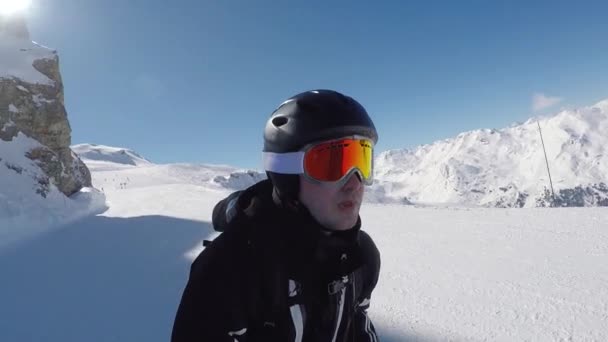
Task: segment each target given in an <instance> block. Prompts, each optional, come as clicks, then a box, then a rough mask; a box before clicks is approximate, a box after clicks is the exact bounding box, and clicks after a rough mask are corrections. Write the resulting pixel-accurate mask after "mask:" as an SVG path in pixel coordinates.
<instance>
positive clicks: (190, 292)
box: [171, 90, 380, 342]
mask: <svg viewBox="0 0 608 342" xmlns="http://www.w3.org/2000/svg"><path fill="white" fill-rule="evenodd" d="M377 140H378V135H377V133H376V129H375V127H374V124H373V122H372V120H371V119H370V117H369V116H368V114H367V112H366V110H365V109H364V108H363V107H362V106H361V105H360V104H359V103H358V102H357V101H355V100H354V99H352V98H350V97H348V96H345V95H343V94H340V93H338V92H335V91H331V90H314V91H308V92H305V93H301V94H298V95H296V96H294V97H292V98H290V99H288V100H287V101H285V102H284V103H283V104H281V105H280V106H279V108H277V109H276V110H275V111H274V112H273V113H272V115H271V116H270V118H269V119H268V121H267V123H266V128H265V131H264V153H263V156H264V168H265V170H266V174H267V176H268V179H267V180H264V181H261V182H259V183H257V184H255V185H253V186H251V187H249V188H248V189H246V190H244V191H238V192H235V193H232V194H231V195H230V196H228V197H227V198H225V199H224V200H222V201H220V202H219V203H218V204H217V205H216V206H215V208H214V210H213V226H214V228H215V229H216V230H218V231H223V233H222V234H221V235H220V236H219V237H217V238H216V239H215V240H214V241H213V242H211V243H210V244H209V245H208V246H207V247H206V248H205V250H204V251H203V252H202V253H201V254H200V255H199V256H198V257H197V259H196V260H195V261H194V263H193V264H192V267H191V270H190V278H189V280H188V284H187V285H186V288H185V290H184V293H183V296H182V300H181V303H180V305H179V309H178V311H177V315H176V318H175V323H174V326H173V333H172V339H171V340H172V342H186V341H197V342H203V341H214V342H223V341H226V342H228V341H230V342H234V341H237V342H257V341H265V342H275V341H276V342H287V341H289V342H291V341H294V342H302V341H305V342H326V341H327V342H335V341H378V337H377V335H376V332H375V329H374V325H373V324H372V323H371V321H370V319H369V317H368V314H367V309H368V307H369V305H370V297H371V294H372V291H373V290H374V288H375V286H376V283H377V281H378V275H379V270H380V253H379V252H378V249H377V248H376V246H375V244H374V242H373V241H372V239H371V238H370V236H369V235H368V234H366V233H365V232H364V231H362V230H360V228H361V219H360V217H359V208H360V205H361V201H362V198H363V190H364V185H369V184H371V183H372V165H373V162H372V159H373V155H372V149H373V145H374V144H375V143H376V142H377Z"/></svg>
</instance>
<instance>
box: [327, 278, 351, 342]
mask: <svg viewBox="0 0 608 342" xmlns="http://www.w3.org/2000/svg"><path fill="white" fill-rule="evenodd" d="M342 283H343V285H342V288H341V289H340V301H339V303H338V320H337V322H336V330H335V331H334V337H333V338H332V339H331V342H336V338H337V337H338V332H339V330H340V324H341V323H342V316H343V313H344V301H345V297H346V286H344V284H345V283H348V276H344V277H342Z"/></svg>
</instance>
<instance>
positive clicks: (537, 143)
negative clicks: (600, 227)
mask: <svg viewBox="0 0 608 342" xmlns="http://www.w3.org/2000/svg"><path fill="white" fill-rule="evenodd" d="M538 124H540V127H541V129H542V134H543V139H544V145H545V147H546V151H547V159H548V164H549V168H550V173H551V177H552V180H553V187H554V190H555V202H554V203H553V204H554V205H557V206H598V205H602V206H608V186H607V185H606V184H608V150H607V146H608V100H605V101H601V102H599V103H597V104H595V105H593V106H590V107H585V108H581V109H577V110H564V111H561V112H559V113H557V114H556V115H553V116H549V117H541V118H533V119H530V120H528V121H526V122H525V123H523V124H516V125H512V126H511V127H508V128H505V129H500V130H496V129H482V130H475V131H471V132H466V133H461V134H459V135H458V136H457V137H455V138H452V139H446V140H442V141H437V142H435V143H433V144H429V145H423V146H419V147H417V148H415V149H413V150H407V149H403V150H391V151H386V152H384V153H381V154H379V155H378V157H377V158H376V160H375V162H376V164H375V165H376V177H377V179H378V182H377V184H375V186H376V187H381V188H384V189H385V193H386V195H387V196H389V197H393V198H400V199H403V198H407V199H409V200H411V201H412V202H415V203H459V204H465V205H483V206H497V207H533V206H549V205H551V204H552V199H551V192H550V182H549V177H548V173H547V166H546V162H545V157H544V154H543V148H542V142H541V138H540V134H539V128H538Z"/></svg>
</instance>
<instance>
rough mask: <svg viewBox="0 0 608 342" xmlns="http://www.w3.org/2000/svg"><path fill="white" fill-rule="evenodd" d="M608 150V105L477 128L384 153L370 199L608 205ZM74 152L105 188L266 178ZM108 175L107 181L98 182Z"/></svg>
mask: <svg viewBox="0 0 608 342" xmlns="http://www.w3.org/2000/svg"><path fill="white" fill-rule="evenodd" d="M539 124H540V127H541V129H542V133H543V139H544V144H545V147H546V150H547V160H548V163H549V167H550V172H551V176H552V181H553V188H554V191H555V199H554V200H553V198H552V195H551V191H550V188H551V187H550V182H549V177H548V174H547V166H546V162H545V156H544V153H543V148H542V142H541V138H540V134H539V129H538V126H539ZM606 146H608V100H605V101H601V102H599V103H597V104H595V105H593V106H590V107H585V108H581V109H577V110H564V111H561V112H559V113H557V114H555V115H553V116H547V117H539V118H532V119H530V120H528V121H526V122H525V123H522V124H515V125H512V126H511V127H508V128H504V129H500V130H497V129H481V130H475V131H471V132H465V133H461V134H459V135H458V136H457V137H455V138H451V139H446V140H441V141H437V142H435V143H433V144H429V145H423V146H419V147H417V148H415V149H413V150H408V149H402V150H391V151H386V152H383V153H380V154H379V155H378V156H377V157H376V159H375V168H376V170H375V178H376V179H375V182H374V184H373V185H372V186H371V187H370V188H368V189H367V190H366V194H365V201H366V202H368V203H398V204H412V203H413V204H420V205H424V204H433V205H437V204H441V205H458V206H486V207H537V206H608V185H607V184H608V151H607V147H606ZM72 149H73V150H74V151H75V152H76V153H77V154H78V155H79V156H80V158H82V159H83V160H84V161H85V162H86V164H87V165H88V167H89V168H92V169H94V170H95V171H97V172H96V174H97V177H98V179H97V180H96V182H97V183H96V184H103V185H100V186H104V187H108V186H109V187H114V188H116V187H119V188H120V187H121V186H122V187H124V186H126V185H125V180H122V181H116V177H110V176H109V175H111V174H112V173H113V172H114V171H115V170H117V169H120V168H123V167H127V168H128V167H134V166H137V167H146V168H147V171H146V172H147V177H146V180H145V182H146V183H149V184H155V183H154V182H155V180H156V181H159V182H166V180H167V179H168V178H167V177H166V176H167V175H170V177H169V179H173V182H175V183H182V184H192V185H200V186H206V187H210V188H215V189H224V190H226V189H228V190H239V189H243V188H246V187H247V186H249V185H251V184H254V183H256V182H258V181H260V180H262V179H264V178H265V177H266V176H265V174H264V173H261V172H259V171H253V170H239V169H237V168H234V167H230V166H214V165H193V164H167V165H158V164H153V163H151V162H149V161H148V160H147V159H145V158H143V157H141V156H140V155H139V154H137V153H135V152H133V151H131V150H128V149H124V148H116V147H108V146H100V145H88V144H83V145H76V146H73V147H72ZM104 170H105V171H106V172H107V174H106V176H104V177H103V179H99V175H102V174H103V172H102V171H104ZM128 172H129V171H127V173H128ZM130 172H132V173H133V174H139V173H140V171H136V170H132V171H130ZM121 174H125V173H121ZM109 180H113V181H109ZM129 182H133V179H132V178H129Z"/></svg>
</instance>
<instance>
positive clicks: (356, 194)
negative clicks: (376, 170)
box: [299, 173, 364, 230]
mask: <svg viewBox="0 0 608 342" xmlns="http://www.w3.org/2000/svg"><path fill="white" fill-rule="evenodd" d="M363 190H364V185H363V183H362V182H361V180H360V179H359V176H357V175H356V174H355V173H353V174H351V175H350V176H349V179H348V180H347V181H346V183H344V185H342V186H341V187H339V186H338V185H336V184H331V183H329V184H325V183H324V184H317V183H314V182H312V181H310V180H309V179H307V178H306V177H304V176H302V175H300V195H299V199H300V202H301V203H302V204H303V205H304V206H306V208H308V210H309V211H310V214H311V215H312V217H314V218H315V219H316V220H317V222H319V223H320V224H322V225H323V226H324V227H325V228H327V229H330V230H347V229H350V228H352V227H353V226H354V225H355V224H356V223H357V219H358V217H359V209H360V208H361V201H362V200H363Z"/></svg>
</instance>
